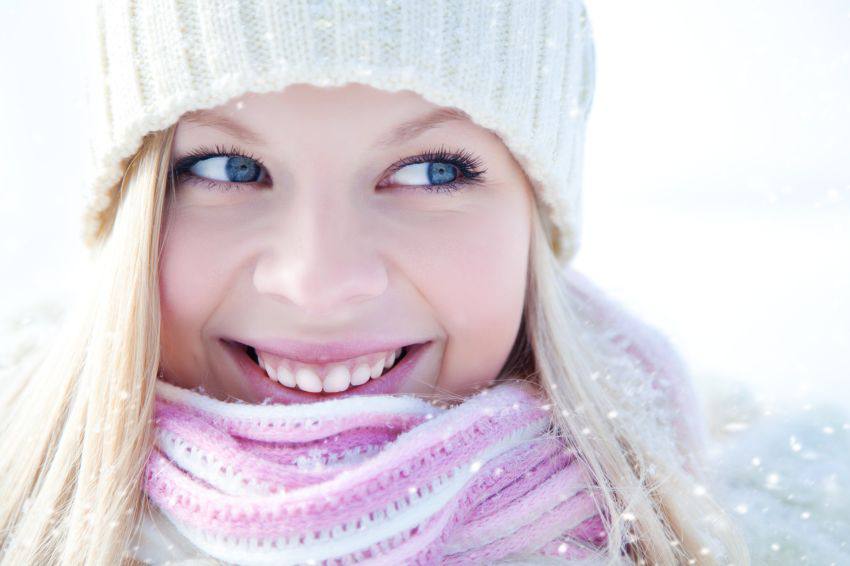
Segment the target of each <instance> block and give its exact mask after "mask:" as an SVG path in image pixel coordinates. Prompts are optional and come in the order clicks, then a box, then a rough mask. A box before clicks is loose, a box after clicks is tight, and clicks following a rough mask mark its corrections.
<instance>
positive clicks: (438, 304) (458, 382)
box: [413, 201, 530, 395]
mask: <svg viewBox="0 0 850 566" xmlns="http://www.w3.org/2000/svg"><path fill="white" fill-rule="evenodd" d="M522 210H523V206H522V202H513V201H511V202H501V203H495V204H493V205H491V206H486V207H481V208H480V209H476V210H474V211H471V212H464V213H463V214H458V215H457V216H456V217H455V218H452V219H450V220H447V221H441V222H438V223H436V224H432V225H430V226H429V227H428V230H427V238H422V239H421V240H420V241H419V246H421V247H423V248H425V249H424V250H420V251H418V252H417V253H416V254H415V257H416V258H417V259H416V260H413V261H415V262H416V264H417V266H416V267H415V269H416V270H417V272H418V281H417V282H418V285H419V289H420V292H421V293H422V294H423V295H425V299H426V300H427V301H428V303H429V305H430V306H431V308H433V309H434V311H435V312H434V313H433V316H434V317H435V319H436V320H437V322H438V323H439V324H440V325H441V326H442V330H443V332H444V333H445V334H446V337H447V339H446V350H445V355H444V360H443V366H442V371H441V374H440V378H439V381H438V384H437V385H438V386H439V387H440V388H442V389H443V390H448V391H450V392H452V393H453V394H461V395H462V394H467V393H469V392H471V391H472V390H473V389H474V388H476V387H478V386H482V385H485V384H486V383H489V382H490V381H492V379H494V378H495V377H496V375H497V373H498V371H499V370H500V369H501V367H502V365H503V364H504V362H505V360H506V359H507V356H508V354H509V353H510V349H511V347H512V346H513V343H514V340H515V338H516V333H517V331H518V329H519V325H520V322H521V317H522V308H523V305H524V301H525V289H526V275H527V262H528V247H529V237H530V224H529V219H528V216H527V215H526V214H522V213H521V211H522Z"/></svg>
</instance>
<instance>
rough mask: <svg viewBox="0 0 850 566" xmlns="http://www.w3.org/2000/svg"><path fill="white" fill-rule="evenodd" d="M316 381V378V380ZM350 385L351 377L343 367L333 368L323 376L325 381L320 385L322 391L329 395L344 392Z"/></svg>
mask: <svg viewBox="0 0 850 566" xmlns="http://www.w3.org/2000/svg"><path fill="white" fill-rule="evenodd" d="M317 379H318V378H317ZM350 383H351V377H350V374H349V373H348V368H347V367H345V366H334V367H332V368H331V370H330V371H329V372H328V375H326V376H325V381H324V382H323V383H322V387H324V390H325V391H327V392H329V393H331V392H335V391H345V390H346V389H348V385H349V384H350Z"/></svg>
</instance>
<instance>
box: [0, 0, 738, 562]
mask: <svg viewBox="0 0 850 566" xmlns="http://www.w3.org/2000/svg"><path fill="white" fill-rule="evenodd" d="M93 21H95V32H96V33H94V34H92V36H93V37H94V38H96V39H97V44H96V45H95V46H94V47H93V52H94V53H97V54H98V58H97V60H96V65H95V69H96V73H95V74H94V79H95V80H93V81H92V84H93V88H92V91H91V100H92V103H93V104H92V108H93V109H94V113H93V114H92V116H93V123H94V124H95V129H94V135H93V138H92V148H93V155H94V157H95V161H94V165H95V169H94V176H93V178H92V182H91V186H92V189H93V193H94V194H95V195H96V197H95V198H94V199H92V201H91V202H90V206H89V209H88V216H87V221H88V224H87V227H88V229H89V232H88V239H87V241H88V243H89V244H90V245H91V249H92V252H93V254H92V257H93V260H94V261H93V262H92V265H91V267H90V284H89V285H88V286H87V288H86V293H85V296H83V297H81V298H80V300H79V302H78V303H76V304H75V305H74V306H73V308H72V309H69V312H68V313H67V315H66V316H65V318H64V320H63V324H62V327H61V332H60V333H58V334H57V335H56V339H55V340H54V341H53V343H51V344H50V347H48V348H46V349H45V351H43V352H40V353H38V354H37V355H35V356H34V357H33V363H30V364H25V365H22V366H21V367H19V368H16V370H15V371H14V372H12V373H11V374H10V375H9V376H8V377H6V378H5V380H4V384H3V392H4V397H3V398H2V412H0V426H2V428H0V448H2V450H0V472H1V474H0V492H2V493H3V502H2V504H0V548H2V564H4V565H5V564H30V563H50V564H53V563H62V564H65V563H72V562H73V563H77V562H81V563H92V564H94V563H98V564H100V563H109V564H114V563H120V562H122V561H123V562H134V561H141V562H163V561H167V560H178V559H188V560H193V559H195V558H200V559H206V560H209V561H215V560H220V561H223V562H225V563H236V564H352V563H360V562H362V563H367V564H408V563H409V564H490V563H496V562H499V561H502V562H504V563H508V562H510V561H512V560H513V561H517V560H525V562H523V563H543V562H545V561H557V562H561V563H564V562H567V563H576V564H578V563H589V562H592V563H620V562H626V561H628V562H630V563H637V564H681V563H692V564H696V563H699V564H729V563H734V564H746V563H748V557H747V552H746V548H745V547H744V545H743V543H742V541H741V539H740V537H739V535H738V534H737V533H736V531H735V529H734V526H733V525H732V524H731V523H730V522H729V521H728V518H727V517H726V516H725V514H724V513H723V511H722V509H721V508H720V507H719V506H718V505H717V504H716V503H715V502H714V501H712V499H711V497H710V495H709V493H708V492H707V490H706V486H707V483H708V479H707V478H706V477H705V472H704V471H703V469H702V465H703V461H702V457H703V454H702V442H703V440H704V438H703V432H702V423H701V421H700V420H699V413H698V411H696V404H695V401H694V399H693V391H692V387H691V385H690V384H689V382H688V378H687V374H686V371H685V368H684V366H683V364H682V363H681V362H680V360H679V359H678V357H677V356H676V354H675V352H673V351H672V350H671V348H670V346H669V344H668V343H667V342H666V340H665V339H664V338H663V337H662V336H661V335H660V334H659V333H657V332H656V331H654V330H652V329H651V328H649V327H647V326H646V325H644V324H642V323H641V322H639V321H637V320H635V319H634V318H633V317H631V316H629V315H628V313H626V312H625V311H624V310H623V309H621V308H619V307H617V305H616V304H615V303H614V302H613V301H611V300H609V299H607V298H606V297H604V296H603V295H602V294H601V293H599V291H598V290H597V289H596V288H595V287H594V286H593V285H592V284H591V283H590V282H589V281H588V280H587V279H585V278H584V277H582V276H581V275H579V274H578V273H576V272H575V271H574V270H573V269H572V268H571V267H570V265H569V262H570V260H571V259H572V257H573V256H574V254H575V250H576V246H577V243H578V240H577V230H578V204H579V196H578V195H579V193H578V187H579V178H580V169H581V165H580V164H581V144H582V138H583V133H584V125H585V121H586V118H587V115H588V111H589V108H590V100H591V93H592V82H593V81H592V79H593V74H592V66H593V51H592V44H591V41H590V32H589V25H588V23H587V21H586V17H585V14H584V10H583V8H582V6H581V4H580V3H579V2H575V1H563V2H540V3H537V2H534V3H514V2H486V3H460V4H457V3H452V2H417V3H403V2H375V3H372V2H364V3H334V2H306V3H277V2H272V1H269V2H252V3H247V2H246V3H233V2H225V1H221V2H209V3H208V4H190V3H185V4H184V3H180V2H175V3H173V4H170V5H168V6H163V5H157V6H153V5H151V4H145V3H141V4H137V3H132V2H128V3H122V2H109V3H104V4H102V5H99V6H97V9H96V11H95V14H94V20H93ZM514 563H516V562H514Z"/></svg>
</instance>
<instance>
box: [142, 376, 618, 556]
mask: <svg viewBox="0 0 850 566" xmlns="http://www.w3.org/2000/svg"><path fill="white" fill-rule="evenodd" d="M549 425H550V423H549V413H548V405H546V404H545V400H544V399H543V398H542V397H540V396H539V394H538V393H536V391H535V390H534V389H533V388H532V386H530V385H529V384H526V383H523V382H517V381H511V382H504V383H499V384H497V385H496V386H494V387H492V388H490V389H488V390H484V391H482V392H480V393H477V394H475V395H473V396H471V397H469V398H467V399H466V400H464V401H463V402H462V403H460V404H458V405H455V406H453V407H439V406H435V405H432V404H431V403H429V402H427V401H425V400H423V399H420V398H418V397H415V396H412V395H406V396H392V395H361V396H351V397H345V398H341V399H333V400H327V401H321V402H317V403H309V404H296V405H268V404H265V405H249V404H245V403H237V402H233V403H231V402H223V401H219V400H216V399H214V398H211V397H208V396H206V395H203V394H201V393H197V392H194V391H190V390H188V389H183V388H179V387H175V386H174V385H171V384H169V383H166V382H163V381H158V382H157V400H156V417H155V431H156V435H155V436H156V447H155V448H154V450H153V451H152V452H151V455H150V458H149V460H148V464H147V466H146V469H145V476H144V490H145V493H147V495H148V497H149V498H150V500H151V501H152V502H153V504H154V505H155V506H156V507H158V508H159V510H160V511H161V512H162V513H163V514H164V515H165V516H166V517H167V518H168V519H169V520H170V521H171V522H172V523H173V524H174V525H175V527H176V528H177V529H178V530H179V531H180V532H181V533H182V534H183V535H184V536H185V537H186V538H187V539H189V540H190V541H191V542H192V543H193V544H194V545H195V546H197V547H198V548H199V549H200V550H201V551H203V552H204V553H206V554H208V555H210V556H212V557H214V558H217V559H219V560H223V561H226V562H229V563H234V564H322V565H332V564H333V565H342V564H355V563H361V562H364V563H367V564H393V565H396V564H489V563H493V562H495V561H498V560H499V559H502V558H510V557H511V555H517V554H519V555H521V554H528V553H531V554H533V555H535V556H538V557H540V558H541V559H543V557H544V556H550V557H562V558H563V559H564V561H565V562H570V561H571V560H578V559H588V558H591V559H592V558H594V557H596V556H598V552H597V551H598V550H599V549H600V548H601V545H603V544H604V543H605V541H606V534H605V532H604V530H603V525H602V521H601V520H600V516H599V515H598V513H597V509H596V507H595V505H594V503H593V500H592V499H591V497H590V494H589V492H588V488H589V485H590V482H589V481H588V476H587V475H586V472H585V469H584V468H583V467H582V465H581V461H580V460H578V459H577V458H576V457H575V455H574V453H572V452H571V451H570V450H569V449H568V448H567V447H566V445H564V444H563V441H562V440H559V439H557V438H556V437H555V436H554V434H553V433H552V431H551V430H550V428H549Z"/></svg>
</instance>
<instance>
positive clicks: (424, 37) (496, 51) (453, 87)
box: [82, 0, 594, 264]
mask: <svg viewBox="0 0 850 566" xmlns="http://www.w3.org/2000/svg"><path fill="white" fill-rule="evenodd" d="M87 5H88V6H90V7H91V11H90V16H89V18H88V19H87V20H86V21H87V22H88V23H89V24H90V29H89V30H87V32H86V33H83V34H82V37H83V38H84V39H85V40H86V41H87V42H88V47H87V53H88V57H87V59H88V61H89V62H88V64H87V66H86V68H87V72H86V76H87V80H86V84H87V85H88V86H87V94H86V100H87V104H86V107H87V109H88V120H87V121H88V123H89V124H90V127H91V137H90V150H91V151H90V157H91V159H90V164H89V167H88V172H87V175H86V176H87V180H86V182H85V189H86V191H87V195H88V196H87V199H86V204H85V212H84V216H85V219H84V229H85V235H84V238H85V241H86V243H87V244H89V245H90V246H93V245H95V242H98V241H102V238H104V237H105V235H106V234H108V232H109V229H110V227H111V221H112V219H113V218H114V214H115V209H116V206H117V199H118V194H119V191H118V186H119V180H120V178H121V175H122V172H123V167H124V165H125V164H126V162H125V160H126V159H127V158H128V157H130V156H131V155H132V154H133V153H134V152H135V151H136V150H137V149H138V147H139V146H140V143H141V141H142V137H143V136H144V135H145V134H146V133H147V132H150V131H154V130H160V129H164V128H166V127H168V126H171V125H172V124H174V123H176V122H177V121H178V119H179V118H180V116H181V115H182V114H184V113H185V112H187V111H191V110H196V109H201V108H211V107H215V106H218V105H221V104H224V103H225V102H227V101H228V100H230V99H231V98H234V97H236V96H239V95H242V94H244V93H246V92H256V93H262V92H268V91H277V90H281V89H283V88H285V87H286V86H287V85H289V84H293V83H310V84H315V85H318V86H337V85H344V84H346V83H349V82H356V83H362V84H366V85H369V86H372V87H375V88H379V89H384V90H388V91H398V90H412V91H415V92H417V93H418V94H420V95H421V96H422V97H423V98H425V99H426V100H428V101H430V102H432V103H434V104H437V105H440V106H452V107H455V108H459V109H461V110H463V111H465V112H466V113H467V114H468V115H469V116H470V117H471V118H472V120H473V121H474V122H476V123H477V124H479V125H481V126H483V127H485V128H489V129H490V130H492V131H494V132H496V133H497V134H498V135H499V136H500V137H501V138H502V140H503V142H504V143H505V145H506V146H507V148H508V149H509V150H510V151H511V152H512V153H513V154H514V156H515V157H516V159H517V161H518V162H519V163H520V165H521V166H522V167H523V169H524V171H525V173H526V174H527V175H528V177H529V179H530V181H531V183H532V185H533V186H534V188H535V194H536V196H537V198H538V202H539V203H540V205H541V211H542V212H543V214H542V218H543V221H544V223H545V224H546V230H547V234H548V235H549V238H550V244H551V245H552V247H553V250H554V251H555V253H556V255H557V256H558V257H559V259H560V260H561V261H562V262H563V263H564V264H566V263H567V262H569V260H570V259H571V258H572V257H573V256H574V255H575V253H576V250H577V249H578V239H579V232H580V206H581V201H580V197H581V191H580V187H581V175H582V161H583V160H582V153H583V146H584V135H585V124H586V120H587V118H588V114H589V111H590V107H591V101H592V98H593V89H594V49H593V42H592V35H591V30H590V24H589V22H588V20H587V15H586V11H585V8H584V5H583V4H582V2H581V0H527V1H516V0H416V1H407V0H364V1H357V2H350V1H348V0H287V1H286V2H282V1H280V0H252V1H248V0H244V1H233V0H153V1H147V2H138V1H136V0H92V1H90V2H87Z"/></svg>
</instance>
